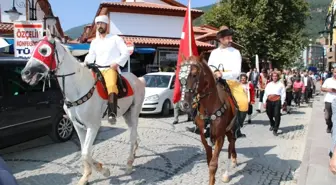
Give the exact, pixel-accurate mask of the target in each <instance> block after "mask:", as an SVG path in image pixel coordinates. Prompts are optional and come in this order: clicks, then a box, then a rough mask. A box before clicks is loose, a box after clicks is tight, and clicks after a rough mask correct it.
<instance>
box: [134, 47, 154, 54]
mask: <svg viewBox="0 0 336 185" xmlns="http://www.w3.org/2000/svg"><path fill="white" fill-rule="evenodd" d="M155 51H156V49H155V48H135V49H134V52H137V53H140V54H150V53H154V52H155Z"/></svg>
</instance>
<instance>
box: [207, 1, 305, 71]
mask: <svg viewBox="0 0 336 185" xmlns="http://www.w3.org/2000/svg"><path fill="white" fill-rule="evenodd" d="M308 16H309V6H308V3H307V2H306V1H305V0H271V1H270V0H222V1H221V2H220V3H219V4H218V5H217V6H213V7H212V9H211V10H210V11H208V12H207V13H206V14H205V15H204V17H203V18H204V21H205V22H206V23H207V24H209V25H212V26H215V27H220V26H221V25H227V26H229V27H231V28H233V29H234V30H235V36H234V39H235V40H236V42H238V43H239V44H241V45H243V46H244V47H245V48H246V49H245V50H243V54H244V55H246V56H249V57H253V56H254V55H256V54H258V55H259V57H260V58H261V59H265V60H270V61H272V62H273V64H275V66H277V67H281V66H282V65H284V64H288V63H291V62H294V60H295V59H296V58H297V56H298V55H299V54H300V51H302V49H303V48H304V46H305V43H306V41H307V39H306V37H305V34H304V28H305V20H306V19H307V18H308Z"/></svg>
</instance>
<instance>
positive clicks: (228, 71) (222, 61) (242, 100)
mask: <svg viewBox="0 0 336 185" xmlns="http://www.w3.org/2000/svg"><path fill="white" fill-rule="evenodd" d="M232 35H233V30H231V29H229V28H228V27H227V26H222V27H221V28H220V31H219V32H218V33H217V39H218V40H219V42H220V46H219V47H218V48H217V49H215V50H213V51H212V52H211V54H210V57H209V60H208V65H209V67H210V68H211V69H212V71H213V72H214V73H215V76H216V78H217V80H218V82H220V83H222V84H223V85H224V87H225V88H226V89H225V90H227V91H229V92H230V93H229V95H230V97H231V98H232V100H233V102H234V104H235V105H234V106H235V108H236V112H237V113H236V114H237V120H238V121H236V122H235V123H236V125H234V128H233V130H234V132H235V137H236V138H241V137H246V135H245V134H242V133H241V132H240V127H242V125H241V124H239V123H243V121H244V120H245V117H246V114H247V111H248V105H249V104H248V99H247V95H246V93H245V91H244V88H243V87H242V85H241V84H240V82H239V81H238V77H239V75H240V73H241V66H242V56H241V54H240V52H239V51H238V50H237V49H235V48H234V47H232V46H231V43H232ZM241 120H242V121H241ZM187 130H188V131H192V132H197V130H195V129H194V128H187Z"/></svg>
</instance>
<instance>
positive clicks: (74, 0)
mask: <svg viewBox="0 0 336 185" xmlns="http://www.w3.org/2000/svg"><path fill="white" fill-rule="evenodd" d="M106 1H110V2H120V0H49V2H50V4H51V6H52V10H53V13H54V14H55V16H58V17H59V19H60V21H61V24H62V28H63V30H64V31H66V30H68V29H70V28H73V27H76V26H80V25H83V24H87V23H91V22H92V21H93V20H94V16H95V15H96V12H97V9H98V7H99V4H100V2H106ZM178 1H179V2H181V3H183V4H185V5H186V4H187V2H188V0H178ZM215 1H216V0H191V7H200V6H206V5H210V4H213V3H215ZM84 2H85V3H84Z"/></svg>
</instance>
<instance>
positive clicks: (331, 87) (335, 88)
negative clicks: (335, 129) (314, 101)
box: [321, 69, 336, 133]
mask: <svg viewBox="0 0 336 185" xmlns="http://www.w3.org/2000/svg"><path fill="white" fill-rule="evenodd" d="M321 90H322V92H326V93H327V94H326V95H325V97H324V117H325V120H326V124H327V133H331V129H332V126H333V123H332V120H331V116H332V108H331V103H332V102H333V100H334V99H335V98H336V69H334V70H333V77H331V78H327V79H326V80H325V81H324V83H323V85H322V88H321Z"/></svg>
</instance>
